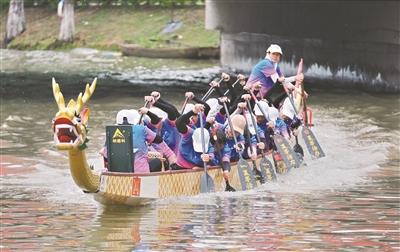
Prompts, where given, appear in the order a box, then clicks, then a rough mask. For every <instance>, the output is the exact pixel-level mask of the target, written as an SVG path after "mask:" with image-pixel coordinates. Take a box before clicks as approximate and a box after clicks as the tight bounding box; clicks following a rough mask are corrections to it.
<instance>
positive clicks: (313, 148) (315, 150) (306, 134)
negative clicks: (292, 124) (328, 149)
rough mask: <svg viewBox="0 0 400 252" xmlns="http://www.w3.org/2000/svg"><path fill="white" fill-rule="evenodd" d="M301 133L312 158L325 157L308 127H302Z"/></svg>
mask: <svg viewBox="0 0 400 252" xmlns="http://www.w3.org/2000/svg"><path fill="white" fill-rule="evenodd" d="M301 134H302V136H303V139H304V143H305V144H306V146H307V150H308V152H309V153H310V155H311V157H312V158H313V159H318V158H322V157H325V153H324V151H323V150H322V148H321V145H319V143H318V141H317V138H316V137H315V135H314V133H313V132H312V131H311V129H310V128H307V127H303V129H302V130H301Z"/></svg>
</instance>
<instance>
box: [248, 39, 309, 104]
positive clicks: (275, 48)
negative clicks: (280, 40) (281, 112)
mask: <svg viewBox="0 0 400 252" xmlns="http://www.w3.org/2000/svg"><path fill="white" fill-rule="evenodd" d="M282 55H283V52H282V49H281V47H280V46H279V45H276V44H271V45H270V46H269V47H268V49H267V51H266V55H265V58H264V59H262V60H261V61H259V62H258V63H257V64H256V65H255V66H254V67H253V69H252V71H251V74H250V76H249V79H248V80H247V83H246V86H247V87H248V88H252V87H253V86H254V85H255V84H256V83H257V82H260V83H261V85H262V87H261V90H260V93H259V97H260V98H267V100H269V101H270V102H271V103H272V104H274V105H275V106H276V104H278V103H279V102H280V101H281V100H282V99H284V98H285V95H286V92H284V90H283V89H282V86H283V87H284V88H286V89H288V90H294V89H295V86H294V85H293V84H291V83H290V82H292V81H295V80H298V81H303V79H304V76H303V74H298V75H296V76H292V77H289V78H285V76H284V75H283V73H282V71H281V70H280V68H279V65H278V64H279V62H280V60H281V57H282ZM279 84H281V85H279ZM275 93H278V95H277V97H276V98H275V99H273V98H272V95H273V94H275Z"/></svg>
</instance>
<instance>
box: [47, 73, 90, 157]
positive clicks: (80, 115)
mask: <svg viewBox="0 0 400 252" xmlns="http://www.w3.org/2000/svg"><path fill="white" fill-rule="evenodd" d="M96 81H97V79H96V78H95V79H94V80H93V82H92V84H91V85H89V84H86V89H85V93H84V94H83V95H82V93H80V94H79V95H78V98H77V99H76V101H75V100H74V99H71V100H70V101H69V102H68V104H67V106H65V102H64V96H63V94H62V93H61V90H60V86H59V85H58V83H57V82H56V81H55V79H54V78H53V80H52V85H53V95H54V99H55V100H56V102H57V105H58V112H57V113H56V115H55V117H54V119H53V125H52V128H53V132H54V142H55V145H56V148H57V149H59V150H70V149H84V148H85V147H86V142H87V141H88V139H87V123H88V120H89V114H90V110H89V109H88V108H84V105H85V104H86V103H87V101H88V100H89V99H90V97H91V96H92V94H93V92H94V90H95V88H96Z"/></svg>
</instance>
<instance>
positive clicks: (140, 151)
mask: <svg viewBox="0 0 400 252" xmlns="http://www.w3.org/2000/svg"><path fill="white" fill-rule="evenodd" d="M139 118H140V114H139V112H138V111H137V110H134V109H129V110H128V109H123V110H120V111H119V112H118V113H117V116H116V124H117V125H126V126H131V134H130V135H131V136H132V140H133V146H132V147H133V154H134V158H133V163H132V164H133V170H131V171H130V172H135V173H147V172H150V171H160V170H161V162H160V163H159V164H157V165H154V166H150V165H149V163H148V159H147V154H148V144H152V143H158V144H159V143H161V142H162V138H161V137H160V136H158V135H156V133H154V132H153V131H151V130H150V129H149V128H147V127H146V126H144V125H141V124H138V123H139ZM116 135H117V134H116ZM101 154H102V155H103V156H104V157H108V155H107V148H104V150H103V151H102V152H101Z"/></svg>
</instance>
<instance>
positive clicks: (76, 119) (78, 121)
mask: <svg viewBox="0 0 400 252" xmlns="http://www.w3.org/2000/svg"><path fill="white" fill-rule="evenodd" d="M74 121H75V123H81V121H82V120H81V118H79V117H75V118H74Z"/></svg>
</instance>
